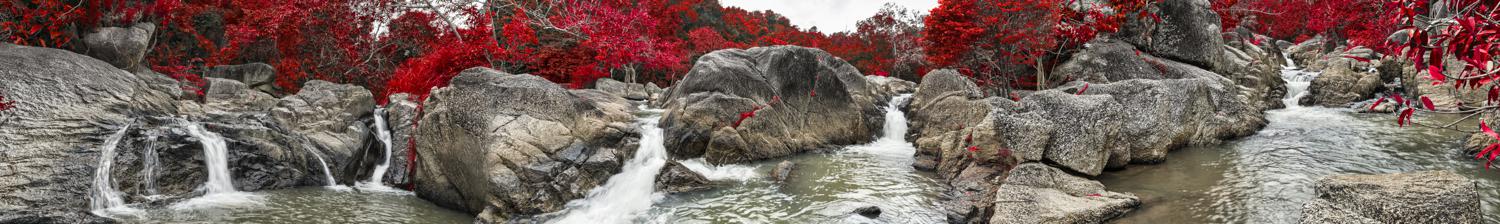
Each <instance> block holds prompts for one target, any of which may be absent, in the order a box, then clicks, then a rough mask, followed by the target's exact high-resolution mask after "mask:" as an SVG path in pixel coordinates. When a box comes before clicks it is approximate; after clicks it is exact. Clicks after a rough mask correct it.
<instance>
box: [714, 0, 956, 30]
mask: <svg viewBox="0 0 1500 224" xmlns="http://www.w3.org/2000/svg"><path fill="white" fill-rule="evenodd" d="M887 2H894V3H896V4H897V5H901V6H903V7H906V8H907V9H912V10H915V11H922V12H924V13H925V12H927V11H928V10H931V9H932V8H934V7H937V5H938V2H937V0H720V1H719V4H720V5H723V6H725V7H728V6H736V7H740V8H743V9H746V10H752V11H754V10H767V9H769V10H771V11H775V12H776V13H777V14H781V15H782V16H786V17H787V19H789V20H791V21H792V25H797V27H801V28H803V29H807V28H812V27H814V26H816V27H818V31H822V32H823V33H835V32H840V31H850V30H854V23H856V22H859V20H861V19H865V18H870V16H873V15H875V12H876V11H879V10H880V6H882V5H885V3H887Z"/></svg>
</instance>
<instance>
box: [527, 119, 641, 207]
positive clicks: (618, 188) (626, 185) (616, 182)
mask: <svg viewBox="0 0 1500 224" xmlns="http://www.w3.org/2000/svg"><path fill="white" fill-rule="evenodd" d="M645 111H647V112H649V113H653V114H660V113H661V111H660V110H645ZM660 118H661V116H659V115H652V116H647V117H646V118H641V119H640V120H638V121H637V125H639V126H640V128H641V129H640V130H641V143H640V148H638V149H636V150H635V157H632V158H630V160H629V161H626V162H625V167H623V168H621V169H620V170H621V171H620V173H619V174H615V175H614V176H612V177H609V180H608V181H606V182H605V184H604V186H600V187H598V188H595V189H594V190H593V191H590V192H589V195H588V196H586V197H584V198H583V199H579V200H574V201H572V202H568V208H567V210H565V211H563V212H562V215H561V216H558V217H559V218H557V219H553V220H551V221H548V223H592V224H605V223H631V222H633V221H634V220H635V218H636V217H639V216H640V215H641V214H643V213H645V212H646V211H647V210H649V209H651V204H653V203H654V202H655V201H656V199H657V198H659V197H658V196H659V195H657V194H656V193H655V191H656V174H657V173H658V172H660V171H661V168H662V166H665V165H666V164H667V148H666V146H664V141H665V139H663V137H662V135H663V134H662V129H661V127H658V126H657V120H660Z"/></svg>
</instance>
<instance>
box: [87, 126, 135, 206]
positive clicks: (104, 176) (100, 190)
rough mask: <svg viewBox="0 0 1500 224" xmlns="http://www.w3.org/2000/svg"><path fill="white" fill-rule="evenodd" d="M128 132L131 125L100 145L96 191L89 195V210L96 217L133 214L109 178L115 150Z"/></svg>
mask: <svg viewBox="0 0 1500 224" xmlns="http://www.w3.org/2000/svg"><path fill="white" fill-rule="evenodd" d="M128 130H130V125H126V126H125V127H121V128H120V130H119V131H116V132H115V133H114V134H112V135H110V136H109V138H107V139H105V140H104V144H100V145H99V165H98V167H97V168H95V169H94V189H93V191H92V192H90V193H91V194H89V210H91V211H93V213H94V214H96V215H100V216H109V215H111V214H119V213H133V211H132V209H130V207H127V206H125V199H122V198H120V194H121V192H120V191H118V190H115V186H114V184H115V183H114V181H111V180H110V178H109V176H110V172H111V167H114V164H115V148H116V147H118V146H119V144H120V140H121V139H124V138H125V133H126V131H128Z"/></svg>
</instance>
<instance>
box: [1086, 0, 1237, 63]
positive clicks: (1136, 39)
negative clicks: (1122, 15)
mask: <svg viewBox="0 0 1500 224" xmlns="http://www.w3.org/2000/svg"><path fill="white" fill-rule="evenodd" d="M1153 6H1154V7H1155V8H1156V9H1157V11H1156V14H1157V15H1158V16H1159V17H1161V21H1160V22H1157V21H1154V20H1155V19H1154V18H1150V17H1139V16H1137V17H1134V18H1133V19H1132V20H1130V21H1128V22H1126V23H1125V24H1123V26H1122V27H1121V28H1120V32H1117V33H1115V34H1114V36H1115V37H1117V38H1119V39H1121V40H1125V42H1129V43H1131V44H1134V45H1135V46H1139V47H1140V48H1141V50H1142V51H1143V53H1150V54H1152V55H1156V56H1160V57H1163V58H1168V59H1172V60H1176V61H1181V62H1186V63H1188V64H1192V65H1195V66H1199V67H1203V68H1204V69H1208V70H1212V71H1220V69H1222V68H1223V66H1226V64H1227V61H1226V59H1225V56H1224V54H1223V52H1224V51H1223V46H1224V39H1223V37H1222V36H1221V35H1220V31H1221V29H1220V23H1219V15H1218V14H1217V13H1214V11H1213V10H1212V9H1211V8H1210V3H1209V1H1208V0H1166V1H1162V2H1160V3H1157V4H1154V5H1153Z"/></svg>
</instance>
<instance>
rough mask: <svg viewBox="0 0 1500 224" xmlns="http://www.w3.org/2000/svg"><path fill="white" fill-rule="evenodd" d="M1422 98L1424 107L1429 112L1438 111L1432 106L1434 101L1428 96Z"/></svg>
mask: <svg viewBox="0 0 1500 224" xmlns="http://www.w3.org/2000/svg"><path fill="white" fill-rule="evenodd" d="M1420 98H1421V99H1422V106H1424V107H1426V108H1427V110H1437V108H1436V107H1434V106H1433V105H1432V99H1428V98H1427V96H1422V97H1420Z"/></svg>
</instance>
